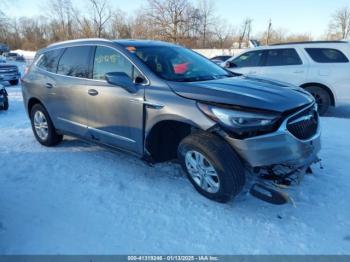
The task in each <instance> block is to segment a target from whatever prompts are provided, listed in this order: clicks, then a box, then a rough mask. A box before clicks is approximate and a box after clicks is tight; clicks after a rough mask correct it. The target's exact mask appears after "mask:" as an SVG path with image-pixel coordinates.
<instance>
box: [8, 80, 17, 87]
mask: <svg viewBox="0 0 350 262" xmlns="http://www.w3.org/2000/svg"><path fill="white" fill-rule="evenodd" d="M9 82H10V85H12V86H16V85H18V80H11V81H9Z"/></svg>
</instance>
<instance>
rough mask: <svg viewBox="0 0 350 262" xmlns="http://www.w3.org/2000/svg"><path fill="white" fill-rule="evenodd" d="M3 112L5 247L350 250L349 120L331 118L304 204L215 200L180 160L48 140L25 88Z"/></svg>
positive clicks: (52, 250)
mask: <svg viewBox="0 0 350 262" xmlns="http://www.w3.org/2000/svg"><path fill="white" fill-rule="evenodd" d="M8 90H9V94H10V97H9V98H10V110H9V111H8V112H1V111H0V209H1V212H0V254H131V253H133V254H135V253H137V254H155V253H156V254H164V253H166V254H167V253H171V254H349V253H350V208H349V192H350V175H349V170H350V154H349V153H350V152H349V148H350V139H349V137H348V133H349V131H348V130H350V120H348V119H337V118H323V119H322V124H323V150H322V153H321V155H320V157H321V158H322V159H323V165H324V167H325V169H324V170H320V169H319V168H317V167H315V168H314V171H315V174H314V175H308V176H306V177H305V179H304V181H303V183H302V184H301V185H300V186H297V187H294V188H291V189H290V190H289V191H290V194H291V196H292V197H293V198H294V200H295V203H296V207H293V206H291V205H285V206H282V207H280V206H272V205H269V204H267V203H264V202H261V201H259V200H256V199H254V198H252V197H251V196H249V194H248V193H247V190H248V188H246V189H245V192H243V193H242V194H241V195H240V196H239V197H237V198H236V199H235V201H232V202H231V203H229V204H225V205H222V204H218V203H214V202H211V201H209V200H207V199H205V198H203V197H202V196H200V195H199V194H198V193H196V192H195V190H194V189H193V188H192V186H191V185H190V183H189V182H188V181H187V179H186V178H185V177H184V176H183V175H182V173H181V171H180V168H179V166H177V165H175V164H162V165H157V166H156V167H150V166H148V165H147V164H145V163H143V162H142V161H141V160H139V159H137V158H135V157H132V156H130V155H127V154H124V153H118V152H111V151H109V150H107V149H104V148H101V147H98V146H95V145H91V144H88V143H85V142H82V141H79V140H76V139H73V138H68V139H65V141H64V142H63V143H62V144H61V145H59V146H58V147H55V148H45V147H43V146H41V145H39V144H38V143H37V142H36V141H35V139H34V136H33V134H32V131H31V128H30V123H29V120H28V119H27V117H26V114H25V111H24V107H23V103H22V96H21V92H20V88H18V87H17V88H8Z"/></svg>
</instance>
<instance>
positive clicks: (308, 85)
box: [300, 83, 335, 106]
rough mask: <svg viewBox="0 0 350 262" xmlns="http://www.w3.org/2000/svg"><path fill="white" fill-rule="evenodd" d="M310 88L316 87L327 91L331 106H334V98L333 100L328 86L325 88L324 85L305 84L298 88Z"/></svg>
mask: <svg viewBox="0 0 350 262" xmlns="http://www.w3.org/2000/svg"><path fill="white" fill-rule="evenodd" d="M310 86H318V87H321V88H323V89H325V90H326V91H327V93H328V95H329V97H330V98H331V105H332V106H335V98H334V95H333V92H332V90H331V89H330V88H329V87H328V86H325V85H323V84H320V83H307V84H303V85H301V86H300V87H301V88H307V87H310Z"/></svg>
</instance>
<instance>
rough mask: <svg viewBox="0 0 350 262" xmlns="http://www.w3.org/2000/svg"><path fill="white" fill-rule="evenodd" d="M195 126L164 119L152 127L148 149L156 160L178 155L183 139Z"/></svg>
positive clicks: (147, 143) (173, 157) (147, 139)
mask: <svg viewBox="0 0 350 262" xmlns="http://www.w3.org/2000/svg"><path fill="white" fill-rule="evenodd" d="M192 130H193V127H192V126H191V125H189V124H186V123H183V122H179V121H170V120H166V121H162V122H159V123H157V124H156V125H155V126H154V127H152V129H151V131H150V132H149V135H148V136H147V138H146V144H145V145H146V149H147V151H148V152H149V154H150V157H151V158H152V161H155V162H165V161H170V160H173V159H175V158H176V157H177V149H178V146H179V144H180V142H181V140H182V139H184V138H185V137H186V136H188V135H189V134H191V132H192Z"/></svg>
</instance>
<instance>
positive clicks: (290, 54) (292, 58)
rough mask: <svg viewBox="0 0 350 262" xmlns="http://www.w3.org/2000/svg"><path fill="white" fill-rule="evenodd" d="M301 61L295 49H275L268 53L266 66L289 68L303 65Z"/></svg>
mask: <svg viewBox="0 0 350 262" xmlns="http://www.w3.org/2000/svg"><path fill="white" fill-rule="evenodd" d="M301 64H303V62H302V61H301V59H300V57H299V55H298V53H297V51H296V50H295V49H293V48H287V49H273V50H267V51H266V63H265V66H289V65H301Z"/></svg>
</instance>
